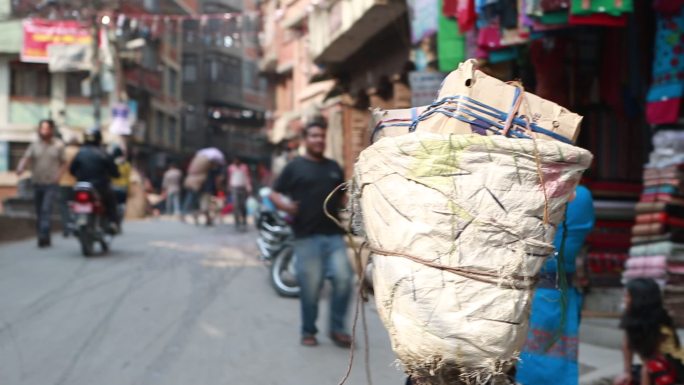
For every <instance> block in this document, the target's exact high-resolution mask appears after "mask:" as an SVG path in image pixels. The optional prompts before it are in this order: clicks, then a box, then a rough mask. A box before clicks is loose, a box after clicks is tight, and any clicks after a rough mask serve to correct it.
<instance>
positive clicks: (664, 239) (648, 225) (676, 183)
mask: <svg viewBox="0 0 684 385" xmlns="http://www.w3.org/2000/svg"><path fill="white" fill-rule="evenodd" d="M653 147H654V148H653V152H652V153H651V156H650V161H649V163H648V164H647V165H646V167H645V168H644V190H643V193H642V194H641V200H640V201H639V203H638V204H637V207H636V211H637V216H636V225H635V226H634V227H633V228H632V235H633V237H632V244H633V246H632V247H631V248H630V250H629V254H630V259H629V260H628V261H627V270H626V271H625V272H624V274H623V278H624V280H625V281H627V280H629V279H633V278H639V277H648V278H654V279H655V280H656V281H657V282H658V283H659V284H660V285H661V286H662V287H663V288H665V290H664V301H665V304H666V307H667V308H668V310H669V311H670V312H671V313H672V316H673V318H674V319H675V321H676V322H677V323H679V325H680V326H684V323H682V322H684V306H682V304H684V195H683V194H682V193H681V190H680V188H679V187H680V186H682V185H684V172H683V171H684V160H683V159H682V158H681V157H680V155H681V151H682V150H683V149H684V134H682V132H681V131H678V130H661V131H659V132H657V133H656V134H655V135H654V136H653ZM674 162H679V163H674Z"/></svg>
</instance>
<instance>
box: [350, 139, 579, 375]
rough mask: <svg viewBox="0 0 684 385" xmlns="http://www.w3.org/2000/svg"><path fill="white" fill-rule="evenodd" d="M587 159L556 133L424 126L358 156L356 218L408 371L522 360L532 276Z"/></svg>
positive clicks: (502, 366)
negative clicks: (449, 131) (526, 135)
mask: <svg viewBox="0 0 684 385" xmlns="http://www.w3.org/2000/svg"><path fill="white" fill-rule="evenodd" d="M591 159H592V155H591V153H589V152H588V151H586V150H583V149H581V148H578V147H574V146H571V145H567V144H564V143H560V142H555V141H542V140H527V139H510V138H506V137H503V136H480V135H443V134H435V133H422V132H416V133H412V134H406V135H402V136H395V137H385V138H382V139H381V140H379V141H378V142H376V143H374V144H373V145H371V146H370V147H368V148H367V149H365V150H364V151H363V152H362V153H361V155H360V157H359V160H358V162H357V163H356V168H355V172H354V187H353V190H352V208H353V209H354V219H355V220H358V221H360V222H361V223H362V227H363V231H364V233H365V235H366V238H367V241H368V244H369V246H370V248H371V250H372V253H373V263H374V277H373V280H374V290H375V298H376V301H377V307H378V311H379V314H380V316H381V318H382V321H383V323H384V325H385V327H386V328H387V330H388V331H389V334H390V338H391V341H392V347H393V349H394V351H395V353H396V354H397V356H398V357H399V359H400V361H401V363H402V364H403V365H404V369H405V370H406V372H407V373H409V374H411V375H413V376H415V377H419V378H429V379H431V382H430V383H431V384H442V383H444V384H446V383H449V384H453V383H460V382H458V381H464V380H465V381H464V382H465V383H478V384H480V383H481V384H484V383H486V382H487V381H488V380H490V379H491V378H492V376H496V375H498V374H501V373H503V371H505V370H507V369H508V368H509V367H510V366H511V365H512V364H514V363H515V361H516V358H517V355H518V352H519V351H520V350H521V349H522V346H523V344H524V341H525V338H526V333H527V322H528V318H529V307H530V301H531V295H532V292H533V284H534V278H535V276H536V275H537V274H538V272H539V270H540V268H541V267H542V265H543V263H544V261H545V258H546V257H547V256H549V255H551V254H552V253H553V246H552V241H553V238H554V235H555V231H556V227H557V225H558V224H559V223H560V222H561V221H562V219H563V216H564V207H565V204H566V203H567V201H568V199H569V197H570V195H571V193H572V192H573V191H574V189H575V187H576V185H577V183H578V182H579V179H580V177H581V175H582V172H583V171H584V170H585V169H586V168H588V167H589V165H590V163H591ZM539 171H541V174H542V176H543V178H541V179H543V181H544V188H542V185H541V182H540V172H539ZM545 212H546V214H547V221H545V220H544V218H545ZM357 224H358V223H357ZM426 261H427V262H426Z"/></svg>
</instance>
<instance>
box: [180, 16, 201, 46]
mask: <svg viewBox="0 0 684 385" xmlns="http://www.w3.org/2000/svg"><path fill="white" fill-rule="evenodd" d="M183 41H185V42H186V43H188V44H194V43H196V42H198V41H199V21H197V20H183Z"/></svg>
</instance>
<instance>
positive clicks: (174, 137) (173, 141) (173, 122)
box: [169, 118, 178, 147]
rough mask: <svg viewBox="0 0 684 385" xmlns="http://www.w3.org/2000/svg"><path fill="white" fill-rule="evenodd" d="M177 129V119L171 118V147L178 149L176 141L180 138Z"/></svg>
mask: <svg viewBox="0 0 684 385" xmlns="http://www.w3.org/2000/svg"><path fill="white" fill-rule="evenodd" d="M177 127H178V124H177V122H176V118H169V145H170V146H171V147H176V140H177V138H178V133H177V131H176V130H177V129H178V128H177Z"/></svg>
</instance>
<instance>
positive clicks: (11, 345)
mask: <svg viewBox="0 0 684 385" xmlns="http://www.w3.org/2000/svg"><path fill="white" fill-rule="evenodd" d="M254 239H255V233H254V232H250V233H236V232H235V231H234V230H233V228H232V227H231V226H228V225H221V226H217V227H213V228H205V227H196V226H193V225H189V224H181V223H177V222H173V221H170V220H148V221H142V222H132V223H128V224H126V226H125V234H124V235H123V236H121V237H119V238H117V239H115V241H114V244H113V245H112V251H111V252H110V253H109V254H108V255H107V256H101V257H93V258H90V259H86V258H84V257H82V256H81V255H80V252H79V246H78V243H77V242H76V240H74V239H73V238H72V239H62V237H61V236H54V237H53V247H52V248H50V249H44V250H40V249H38V248H37V247H36V246H35V241H34V240H30V241H24V242H16V243H9V244H3V245H0V309H2V310H1V311H0V323H1V324H0V363H1V365H0V384H4V385H93V384H97V385H108V384H111V385H154V384H164V385H190V384H198V385H200V384H201V385H214V384H259V385H269V384H273V385H295V384H296V385H321V384H333V385H334V384H337V383H338V381H339V379H340V378H341V377H342V376H343V374H344V372H345V370H346V368H347V365H348V360H349V351H347V350H344V349H340V348H337V347H335V346H334V345H333V344H332V342H330V340H329V339H328V338H326V337H325V336H324V335H323V333H322V335H321V338H320V341H321V345H320V346H319V347H316V348H307V347H302V346H300V345H299V335H298V327H299V313H298V309H299V308H298V302H297V300H296V299H285V298H280V297H278V296H277V295H276V294H275V292H274V290H273V289H272V288H271V287H270V286H269V282H268V276H267V270H266V268H265V267H264V266H263V264H262V263H261V262H259V261H258V259H257V256H256V247H255V243H254ZM367 309H368V310H369V311H368V312H367V314H368V321H369V322H368V325H369V330H370V346H371V349H370V360H371V369H372V376H373V377H372V378H373V384H376V385H385V384H387V385H389V384H401V383H403V382H402V381H403V380H402V374H401V372H400V371H399V370H398V369H397V368H396V366H395V365H394V355H393V354H392V351H391V349H390V346H389V339H388V337H387V334H386V332H385V330H384V329H383V327H382V325H381V324H380V321H379V319H378V317H377V313H376V312H375V310H374V309H373V306H372V305H370V306H368V307H367ZM321 311H322V314H321V315H320V316H319V329H321V331H325V329H326V327H327V324H326V322H325V321H326V320H327V303H326V302H325V301H324V302H322V306H321ZM351 313H352V312H350V318H351V315H352V314H351ZM361 330H362V329H361V323H360V322H359V335H358V336H357V342H359V343H362V342H363V336H362V334H361ZM363 352H364V350H363V348H362V347H358V348H357V349H356V361H355V364H354V369H353V372H352V376H351V378H350V380H349V381H348V384H364V383H366V381H365V372H364V360H363V357H364V354H363Z"/></svg>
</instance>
